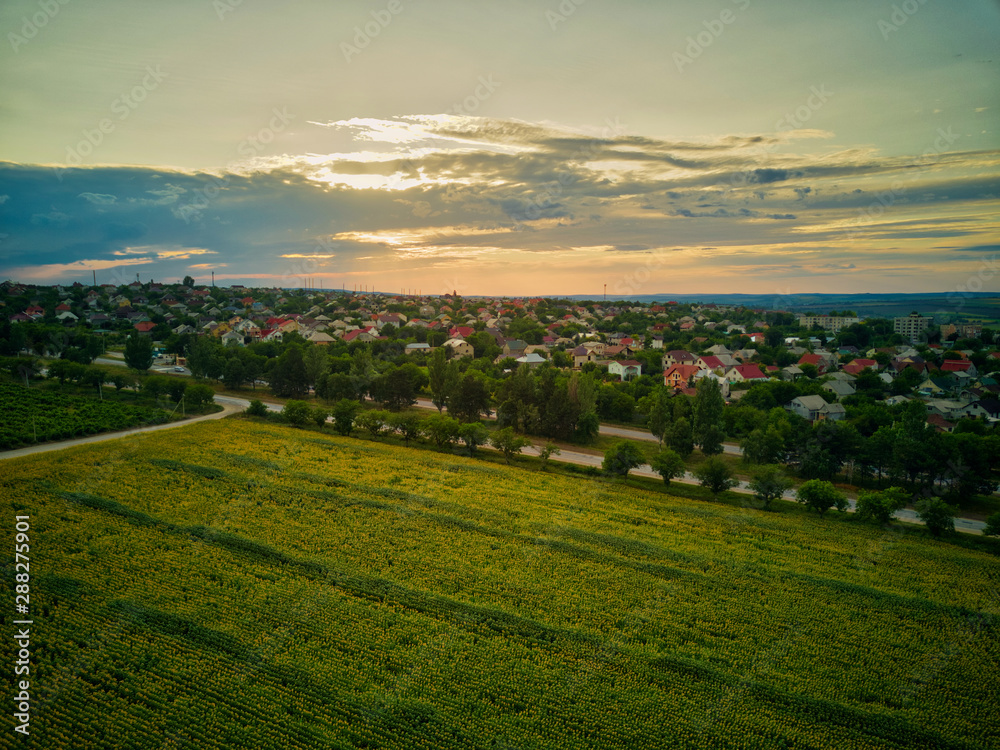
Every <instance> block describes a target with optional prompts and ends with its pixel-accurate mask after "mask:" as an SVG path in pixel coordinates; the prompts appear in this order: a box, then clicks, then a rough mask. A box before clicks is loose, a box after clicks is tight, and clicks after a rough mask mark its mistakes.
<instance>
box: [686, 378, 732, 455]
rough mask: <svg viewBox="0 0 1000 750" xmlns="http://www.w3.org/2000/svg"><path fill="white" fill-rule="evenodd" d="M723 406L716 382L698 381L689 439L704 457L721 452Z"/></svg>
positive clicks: (709, 380)
mask: <svg viewBox="0 0 1000 750" xmlns="http://www.w3.org/2000/svg"><path fill="white" fill-rule="evenodd" d="M725 405H726V402H725V400H724V399H723V398H722V390H721V389H720V387H719V384H718V382H716V381H715V380H713V379H712V378H702V379H701V380H700V381H698V387H697V394H696V395H695V397H694V405H693V419H692V423H691V437H692V439H693V441H694V444H695V445H697V446H698V447H699V448H700V449H701V451H702V452H703V453H704V454H705V455H714V454H717V453H721V452H722V441H723V439H724V438H725V434H724V433H723V431H722V428H721V425H722V419H723V417H722V413H723V409H724V408H725Z"/></svg>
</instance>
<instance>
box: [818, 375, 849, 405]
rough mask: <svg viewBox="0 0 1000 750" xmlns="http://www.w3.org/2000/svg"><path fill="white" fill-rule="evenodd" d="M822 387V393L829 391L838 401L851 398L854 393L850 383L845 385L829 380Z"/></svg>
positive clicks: (838, 381) (842, 382)
mask: <svg viewBox="0 0 1000 750" xmlns="http://www.w3.org/2000/svg"><path fill="white" fill-rule="evenodd" d="M822 387H823V390H824V391H829V392H830V393H832V394H833V395H834V396H836V397H837V400H838V401H839V400H840V399H842V398H845V397H846V396H853V395H854V393H855V388H854V386H853V385H851V384H850V383H845V382H844V381H843V380H831V381H829V382H826V383H823V386H822Z"/></svg>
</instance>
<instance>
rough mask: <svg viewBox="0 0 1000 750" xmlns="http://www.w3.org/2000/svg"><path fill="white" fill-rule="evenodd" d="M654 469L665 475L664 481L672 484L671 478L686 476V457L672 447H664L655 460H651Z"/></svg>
mask: <svg viewBox="0 0 1000 750" xmlns="http://www.w3.org/2000/svg"><path fill="white" fill-rule="evenodd" d="M649 465H650V467H652V469H653V471H655V472H656V473H657V474H659V475H660V476H661V477H663V483H664V484H666V485H669V484H670V480H671V479H676V478H677V477H682V476H684V471H685V467H684V459H683V458H681V455H680V454H679V453H678V452H677V451H675V450H673V449H672V448H662V449H661V450H660V451H659V453H657V454H656V455H655V456H654V457H653V460H652V461H650V462H649Z"/></svg>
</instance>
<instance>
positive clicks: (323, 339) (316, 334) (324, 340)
mask: <svg viewBox="0 0 1000 750" xmlns="http://www.w3.org/2000/svg"><path fill="white" fill-rule="evenodd" d="M306 341H311V342H312V343H314V344H318V345H319V346H327V345H329V344H332V343H333V342H334V341H335V339H334V338H333V336H331V335H330V334H328V333H326V332H324V331H313V332H312V333H310V334H309V335H308V336H306Z"/></svg>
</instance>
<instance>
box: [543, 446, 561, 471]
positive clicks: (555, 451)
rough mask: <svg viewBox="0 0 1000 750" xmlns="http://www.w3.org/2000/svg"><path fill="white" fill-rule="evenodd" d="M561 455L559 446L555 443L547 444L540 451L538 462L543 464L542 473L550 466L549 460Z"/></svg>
mask: <svg viewBox="0 0 1000 750" xmlns="http://www.w3.org/2000/svg"><path fill="white" fill-rule="evenodd" d="M560 453H562V451H561V450H560V449H559V447H558V446H556V445H555V444H553V443H546V444H545V445H544V446H543V447H542V448H541V449H540V450H539V451H538V460H539V461H541V463H542V471H545V468H546V467H547V466H548V465H549V459H550V458H552V456H558V455H559V454H560Z"/></svg>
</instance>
